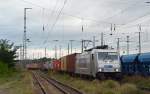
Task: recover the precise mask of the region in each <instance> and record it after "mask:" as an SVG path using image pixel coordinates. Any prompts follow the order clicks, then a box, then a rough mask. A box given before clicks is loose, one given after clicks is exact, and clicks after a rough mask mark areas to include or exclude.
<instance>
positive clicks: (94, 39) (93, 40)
mask: <svg viewBox="0 0 150 94" xmlns="http://www.w3.org/2000/svg"><path fill="white" fill-rule="evenodd" d="M95 42H96V40H95V36H93V48H95Z"/></svg>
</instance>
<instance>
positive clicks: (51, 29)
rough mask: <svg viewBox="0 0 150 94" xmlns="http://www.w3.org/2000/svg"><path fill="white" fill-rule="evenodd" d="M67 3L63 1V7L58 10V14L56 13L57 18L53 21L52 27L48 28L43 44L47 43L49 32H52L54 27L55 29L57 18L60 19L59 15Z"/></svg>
mask: <svg viewBox="0 0 150 94" xmlns="http://www.w3.org/2000/svg"><path fill="white" fill-rule="evenodd" d="M67 1H68V0H65V1H64V3H63V6H62V8H61V9H60V11H59V13H58V15H57V17H56V20H55V22H54V23H53V25H52V27H51V28H50V31H49V32H48V36H47V38H46V40H45V41H44V43H43V44H45V43H47V41H48V39H49V35H50V32H52V31H53V29H54V27H55V25H56V23H57V21H58V20H59V17H60V15H61V13H62V11H63V9H64V7H65V5H66V3H67Z"/></svg>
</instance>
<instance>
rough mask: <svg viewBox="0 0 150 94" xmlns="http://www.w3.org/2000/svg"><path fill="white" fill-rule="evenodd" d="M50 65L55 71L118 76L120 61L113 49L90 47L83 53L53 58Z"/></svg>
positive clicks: (95, 75)
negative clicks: (58, 58) (57, 58)
mask: <svg viewBox="0 0 150 94" xmlns="http://www.w3.org/2000/svg"><path fill="white" fill-rule="evenodd" d="M51 66H53V67H51V68H52V69H53V70H55V71H63V72H67V73H71V74H79V75H86V76H92V77H98V78H102V77H106V76H118V77H119V76H120V74H121V62H120V58H119V55H118V53H117V52H116V51H115V50H114V49H90V50H87V51H85V52H84V53H81V54H78V53H75V54H71V55H67V56H64V57H62V58H60V60H54V61H52V62H51Z"/></svg>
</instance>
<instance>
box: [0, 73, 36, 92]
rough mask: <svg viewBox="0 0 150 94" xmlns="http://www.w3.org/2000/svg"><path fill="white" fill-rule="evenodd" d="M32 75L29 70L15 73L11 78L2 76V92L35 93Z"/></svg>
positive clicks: (0, 83) (0, 90)
mask: <svg viewBox="0 0 150 94" xmlns="http://www.w3.org/2000/svg"><path fill="white" fill-rule="evenodd" d="M32 87H33V86H32V84H31V76H30V74H29V73H28V72H23V73H18V74H14V75H13V76H11V77H9V78H7V77H6V78H4V77H3V78H0V93H1V92H2V94H33V88H32Z"/></svg>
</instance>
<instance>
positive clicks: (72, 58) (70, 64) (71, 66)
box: [66, 53, 77, 73]
mask: <svg viewBox="0 0 150 94" xmlns="http://www.w3.org/2000/svg"><path fill="white" fill-rule="evenodd" d="M76 55H77V53H74V54H71V55H68V56H66V65H67V72H69V73H75V62H76Z"/></svg>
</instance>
